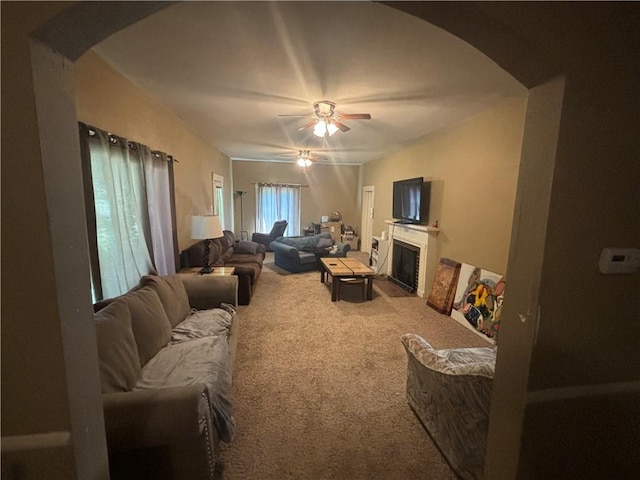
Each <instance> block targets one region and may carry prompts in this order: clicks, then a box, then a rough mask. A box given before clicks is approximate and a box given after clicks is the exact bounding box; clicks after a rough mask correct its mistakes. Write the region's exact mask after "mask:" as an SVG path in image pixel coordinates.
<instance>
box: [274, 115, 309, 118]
mask: <svg viewBox="0 0 640 480" xmlns="http://www.w3.org/2000/svg"><path fill="white" fill-rule="evenodd" d="M278 116H279V117H298V118H303V117H308V116H309V115H278Z"/></svg>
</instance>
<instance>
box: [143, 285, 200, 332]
mask: <svg viewBox="0 0 640 480" xmlns="http://www.w3.org/2000/svg"><path fill="white" fill-rule="evenodd" d="M140 284H141V285H142V286H148V287H150V288H152V289H153V290H155V291H156V293H157V294H158V297H160V301H161V302H162V306H163V307H164V311H165V312H166V315H167V318H168V319H169V323H170V324H171V327H175V326H176V325H177V324H179V323H180V322H181V321H182V320H184V319H185V318H186V317H187V315H189V312H190V311H191V307H190V306H189V297H188V296H187V291H186V290H185V289H184V284H183V283H182V280H180V277H179V276H177V275H166V276H162V277H159V276H156V275H147V276H145V277H142V280H140Z"/></svg>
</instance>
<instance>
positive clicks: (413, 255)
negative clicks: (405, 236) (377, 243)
mask: <svg viewBox="0 0 640 480" xmlns="http://www.w3.org/2000/svg"><path fill="white" fill-rule="evenodd" d="M419 261H420V249H419V248H418V247H414V246H413V245H409V244H408V243H404V242H401V241H399V240H394V241H393V258H392V261H391V276H390V277H389V279H390V280H391V281H392V282H394V283H395V284H397V285H399V286H401V287H402V288H404V289H405V290H407V291H408V292H411V293H414V292H415V291H416V289H417V287H418V271H419V265H418V263H419Z"/></svg>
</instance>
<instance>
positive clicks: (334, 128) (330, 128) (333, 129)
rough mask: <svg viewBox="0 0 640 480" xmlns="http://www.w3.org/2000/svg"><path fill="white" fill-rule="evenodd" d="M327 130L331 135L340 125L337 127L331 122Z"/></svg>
mask: <svg viewBox="0 0 640 480" xmlns="http://www.w3.org/2000/svg"><path fill="white" fill-rule="evenodd" d="M327 131H328V132H329V136H331V135H333V134H334V133H336V132H337V131H338V127H336V126H335V125H334V124H333V123H329V124H327Z"/></svg>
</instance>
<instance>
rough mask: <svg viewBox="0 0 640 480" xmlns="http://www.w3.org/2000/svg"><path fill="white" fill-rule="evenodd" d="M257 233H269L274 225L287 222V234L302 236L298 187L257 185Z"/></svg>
mask: <svg viewBox="0 0 640 480" xmlns="http://www.w3.org/2000/svg"><path fill="white" fill-rule="evenodd" d="M256 199H257V202H256V207H257V211H256V218H257V225H256V231H257V232H265V233H268V232H270V231H271V228H272V227H273V223H274V222H276V221H278V220H286V221H287V222H289V224H288V225H287V233H288V234H289V235H291V236H295V235H300V187H299V186H296V185H273V184H262V183H258V184H256Z"/></svg>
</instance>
